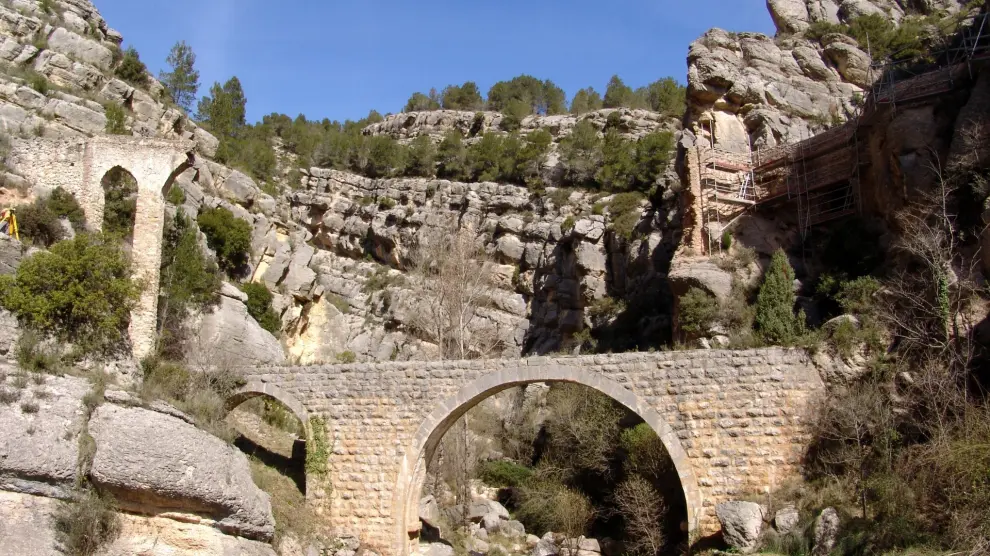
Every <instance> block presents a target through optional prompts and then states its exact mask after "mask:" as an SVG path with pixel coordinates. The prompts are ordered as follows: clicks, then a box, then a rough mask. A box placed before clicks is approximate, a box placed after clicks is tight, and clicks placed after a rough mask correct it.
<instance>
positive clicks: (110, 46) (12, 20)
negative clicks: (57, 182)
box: [0, 0, 217, 156]
mask: <svg viewBox="0 0 990 556" xmlns="http://www.w3.org/2000/svg"><path fill="white" fill-rule="evenodd" d="M50 4H51V10H50V11H49V12H45V11H43V10H42V9H41V7H40V4H39V3H38V2H35V1H31V0H16V1H14V2H8V3H6V4H4V5H0V59H2V60H3V61H5V62H6V63H8V64H11V65H12V66H14V67H15V68H17V70H16V71H10V72H5V73H7V74H6V75H0V129H2V130H3V131H4V132H5V133H8V134H10V135H13V136H21V137H34V136H44V137H52V138H71V137H77V136H80V135H94V134H99V133H103V132H104V129H105V127H106V115H105V113H106V108H105V107H104V105H103V104H102V103H107V102H114V103H117V104H120V105H122V106H123V107H124V108H125V109H126V112H127V124H128V127H129V128H130V130H131V131H132V133H134V134H135V135H139V136H143V137H164V138H175V139H189V140H192V141H194V142H195V143H196V144H197V146H198V149H199V152H200V153H202V154H205V155H206V156H213V155H214V154H215V153H216V148H217V140H216V138H214V137H212V136H211V135H210V134H209V133H207V132H205V131H204V130H202V129H200V128H199V127H198V126H196V124H195V123H193V122H192V121H191V120H189V119H188V118H186V117H185V115H183V114H182V112H180V111H179V110H176V109H174V108H170V107H168V106H167V105H166V104H165V102H164V97H163V96H162V93H163V88H162V86H161V84H159V83H158V82H157V81H155V79H154V78H152V77H150V76H149V78H148V84H147V85H146V86H145V87H144V88H135V87H133V86H132V85H130V84H128V83H125V82H123V81H121V80H119V79H117V78H115V77H114V75H113V69H114V67H115V66H116V65H117V64H118V63H119V57H118V56H117V54H116V53H119V52H120V44H121V42H122V40H123V37H122V36H121V35H120V33H118V32H117V31H115V30H113V29H111V28H110V27H108V26H107V23H106V21H104V19H103V18H102V17H101V16H100V14H99V12H98V11H97V10H96V7H95V6H93V4H92V3H91V2H89V0H54V1H53V2H51V3H50ZM39 47H40V50H39ZM45 81H47V82H48V83H51V84H53V85H56V86H58V87H61V88H64V89H67V90H72V91H76V94H75V95H73V94H69V93H66V92H63V91H57V90H48V89H49V87H45V86H44V83H45ZM36 89H37V90H36ZM51 89H54V87H52V88H51ZM91 99H96V100H98V101H99V102H95V101H94V100H91Z"/></svg>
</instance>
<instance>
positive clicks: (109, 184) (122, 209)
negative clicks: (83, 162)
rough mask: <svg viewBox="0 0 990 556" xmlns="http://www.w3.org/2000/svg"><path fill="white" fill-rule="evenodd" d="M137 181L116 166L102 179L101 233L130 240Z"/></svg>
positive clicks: (135, 206) (132, 230)
mask: <svg viewBox="0 0 990 556" xmlns="http://www.w3.org/2000/svg"><path fill="white" fill-rule="evenodd" d="M137 192H138V186H137V180H135V179H134V176H133V175H131V173H130V172H128V171H127V170H125V169H123V168H121V167H120V166H117V167H115V168H113V169H111V170H110V171H109V172H107V174H106V176H104V178H103V193H104V197H105V199H106V202H105V203H104V205H103V233H105V234H107V235H110V236H114V237H118V238H125V239H130V238H131V237H132V236H133V235H134V218H135V217H136V216H137Z"/></svg>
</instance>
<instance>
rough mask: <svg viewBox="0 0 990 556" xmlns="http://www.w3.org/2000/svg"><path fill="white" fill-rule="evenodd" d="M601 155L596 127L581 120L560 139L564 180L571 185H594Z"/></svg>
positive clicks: (600, 162) (600, 141) (600, 143)
mask: <svg viewBox="0 0 990 556" xmlns="http://www.w3.org/2000/svg"><path fill="white" fill-rule="evenodd" d="M602 156H603V155H602V139H601V138H600V137H599V136H598V129H597V128H595V125H594V124H592V123H591V122H590V121H588V120H581V121H580V122H578V124H577V125H576V126H574V130H573V131H571V134H570V135H568V136H567V137H564V138H563V139H562V140H561V141H560V162H561V165H562V167H563V169H564V180H565V181H566V182H567V183H569V184H571V185H577V186H584V187H588V186H591V185H594V179H595V173H596V172H597V171H598V168H599V167H600V166H601V164H602Z"/></svg>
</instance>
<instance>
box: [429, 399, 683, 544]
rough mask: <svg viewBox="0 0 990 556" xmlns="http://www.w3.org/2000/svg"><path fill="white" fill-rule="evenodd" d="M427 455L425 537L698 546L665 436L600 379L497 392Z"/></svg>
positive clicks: (432, 539)
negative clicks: (599, 386) (692, 541)
mask: <svg viewBox="0 0 990 556" xmlns="http://www.w3.org/2000/svg"><path fill="white" fill-rule="evenodd" d="M427 457H428V458H429V459H428V461H427V462H426V474H425V480H424V482H423V486H422V490H421V492H419V493H418V499H419V500H418V501H419V516H420V525H421V527H422V529H421V532H420V542H425V543H430V542H441V543H446V544H451V545H453V546H454V547H455V549H457V548H463V550H464V551H467V552H471V551H476V552H488V550H495V547H496V546H500V547H501V548H502V549H503V550H504V552H506V553H509V554H513V553H518V552H520V551H526V552H529V551H531V550H532V549H533V547H534V544H535V543H537V542H544V543H553V544H554V545H555V546H556V547H557V549H559V550H561V551H562V553H565V552H567V551H568V549H571V553H573V554H577V553H578V552H580V553H581V556H594V553H596V552H597V553H600V554H602V555H605V556H609V555H613V554H614V555H618V554H639V555H643V556H652V555H655V554H667V553H674V552H677V553H682V552H684V551H685V550H686V547H687V540H688V534H687V530H688V511H687V504H686V500H685V494H684V490H683V486H682V483H681V479H680V477H679V475H678V472H677V469H675V466H674V463H673V460H672V459H671V457H670V454H669V453H668V451H667V449H666V447H665V445H664V443H663V442H662V441H661V439H660V437H659V436H658V435H657V433H656V432H655V430H654V429H653V427H651V425H650V424H649V423H647V422H646V421H644V418H643V417H642V416H640V415H638V414H637V413H636V412H634V411H633V410H631V409H630V408H627V407H626V406H624V405H622V404H621V403H619V402H618V401H616V400H614V399H612V398H611V397H609V396H607V395H606V394H604V393H602V392H599V391H598V390H596V389H593V388H591V387H588V386H584V385H581V384H576V383H565V382H551V383H531V384H526V385H524V386H514V387H511V388H509V389H507V390H503V391H501V392H499V393H497V394H494V395H491V396H489V397H487V398H485V399H483V400H482V401H480V403H477V405H475V406H474V407H472V408H471V409H469V410H467V412H466V413H464V414H463V416H461V417H460V418H459V419H457V420H456V421H453V422H452V424H450V426H449V428H447V429H446V431H445V432H442V438H441V439H440V440H439V443H438V444H437V445H436V449H435V450H434V451H433V452H432V454H431V453H430V452H429V451H428V452H427ZM548 534H549V536H548ZM539 539H543V540H539Z"/></svg>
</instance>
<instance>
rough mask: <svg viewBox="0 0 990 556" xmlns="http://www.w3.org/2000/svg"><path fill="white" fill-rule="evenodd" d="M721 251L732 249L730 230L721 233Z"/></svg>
mask: <svg viewBox="0 0 990 556" xmlns="http://www.w3.org/2000/svg"><path fill="white" fill-rule="evenodd" d="M722 249H726V250H728V249H732V230H724V231H723V232H722Z"/></svg>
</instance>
